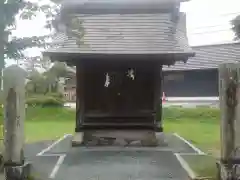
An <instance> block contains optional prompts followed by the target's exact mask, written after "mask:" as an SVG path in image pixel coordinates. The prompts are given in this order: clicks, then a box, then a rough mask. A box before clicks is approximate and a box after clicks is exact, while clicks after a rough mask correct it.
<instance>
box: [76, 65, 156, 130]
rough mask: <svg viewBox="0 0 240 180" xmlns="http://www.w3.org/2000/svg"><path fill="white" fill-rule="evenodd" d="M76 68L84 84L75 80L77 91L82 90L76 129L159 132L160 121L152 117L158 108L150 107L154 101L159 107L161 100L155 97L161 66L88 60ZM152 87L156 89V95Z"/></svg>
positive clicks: (154, 116)
mask: <svg viewBox="0 0 240 180" xmlns="http://www.w3.org/2000/svg"><path fill="white" fill-rule="evenodd" d="M79 66H82V73H81V74H82V75H83V74H84V83H83V84H81V82H79V81H78V82H79V84H81V85H80V87H79V88H81V89H82V90H83V91H84V92H83V93H84V102H82V103H84V106H82V107H84V112H83V113H82V114H83V117H82V120H81V119H79V121H80V122H79V123H80V126H82V127H83V128H84V129H88V128H91V129H93V128H94V129H95V128H97V129H99V127H101V128H107V129H109V128H111V129H119V128H125V129H152V130H154V129H156V130H157V128H159V130H161V127H158V124H157V121H158V122H160V121H161V120H160V119H161V118H160V119H158V120H157V117H156V114H157V111H159V112H161V109H160V107H159V106H158V107H155V105H154V99H157V101H158V102H155V103H156V104H161V99H160V98H155V96H157V97H160V94H161V92H160V86H161V73H160V72H161V65H159V64H158V63H154V62H153V63H149V62H146V61H145V62H141V61H140V62H134V63H133V62H123V61H118V62H114V63H109V62H104V61H99V62H97V61H92V62H82V63H81V65H79ZM154 67H158V68H154ZM78 69H79V68H78V67H77V71H78ZM155 73H156V74H157V75H158V76H157V77H155ZM79 76H80V75H79ZM155 79H156V80H155ZM158 86H159V87H158ZM155 87H156V88H158V89H159V91H157V94H156V92H155V90H154V89H155ZM79 101H81V96H80V97H79ZM143 102H144V103H143ZM80 103H81V102H80ZM80 107H81V104H80ZM79 118H81V117H79Z"/></svg>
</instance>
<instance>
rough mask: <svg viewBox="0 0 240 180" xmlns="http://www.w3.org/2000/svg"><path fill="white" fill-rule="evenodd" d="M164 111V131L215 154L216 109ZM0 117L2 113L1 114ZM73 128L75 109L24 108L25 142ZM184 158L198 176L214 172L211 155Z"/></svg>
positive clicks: (216, 152) (52, 137)
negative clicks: (25, 110)
mask: <svg viewBox="0 0 240 180" xmlns="http://www.w3.org/2000/svg"><path fill="white" fill-rule="evenodd" d="M208 111H209V113H208ZM164 112H165V114H164V118H163V124H164V131H165V132H176V133H178V134H179V135H181V136H182V137H184V138H185V139H187V140H189V141H190V142H192V143H193V144H194V145H196V146H197V147H199V148H200V149H202V150H203V151H204V152H207V153H209V154H212V155H214V156H218V154H219V147H220V146H219V139H220V134H219V130H220V126H219V120H218V119H219V112H217V110H210V109H207V108H205V109H204V108H200V109H196V110H191V109H183V108H180V109H179V108H178V109H174V108H171V109H168V110H164ZM0 113H1V112H0ZM1 119H2V115H1V114H0V120H1ZM0 124H1V121H0ZM74 128H75V110H71V109H66V108H50V107H48V108H40V107H35V108H33V107H29V108H27V112H26V120H25V139H26V142H27V143H29V142H35V141H42V140H55V139H58V138H59V137H61V136H63V135H64V134H69V133H70V134H72V133H73V132H74ZM183 158H184V159H185V160H186V161H187V162H188V163H189V165H190V167H191V168H192V169H193V170H194V172H195V173H196V174H197V175H198V176H199V177H200V176H201V177H206V176H213V175H214V174H215V172H216V169H215V164H214V158H209V156H206V157H203V156H186V157H183ZM196 162H197V163H196Z"/></svg>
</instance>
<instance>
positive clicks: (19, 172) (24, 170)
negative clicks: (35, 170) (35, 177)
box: [4, 163, 31, 180]
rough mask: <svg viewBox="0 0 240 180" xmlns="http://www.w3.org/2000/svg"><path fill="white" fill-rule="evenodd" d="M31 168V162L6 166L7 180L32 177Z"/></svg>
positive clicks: (24, 179)
mask: <svg viewBox="0 0 240 180" xmlns="http://www.w3.org/2000/svg"><path fill="white" fill-rule="evenodd" d="M30 168H31V167H30V164H29V163H25V164H24V165H22V166H6V167H5V168H4V174H5V177H6V179H7V180H8V179H9V180H10V179H11V180H28V179H29V178H30Z"/></svg>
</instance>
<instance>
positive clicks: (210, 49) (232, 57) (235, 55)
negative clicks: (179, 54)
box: [163, 42, 240, 71]
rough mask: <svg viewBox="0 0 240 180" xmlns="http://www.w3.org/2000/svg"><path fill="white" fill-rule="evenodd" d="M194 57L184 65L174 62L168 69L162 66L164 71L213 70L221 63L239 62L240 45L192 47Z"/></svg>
mask: <svg viewBox="0 0 240 180" xmlns="http://www.w3.org/2000/svg"><path fill="white" fill-rule="evenodd" d="M192 49H193V51H194V52H195V53H196V54H195V57H191V58H189V60H188V61H187V62H186V63H183V62H176V64H175V65H172V66H170V67H168V66H164V68H163V70H164V71H173V70H192V69H214V68H218V65H219V64H222V63H226V62H228V63H236V62H240V43H237V42H235V43H228V44H215V45H205V46H194V47H192Z"/></svg>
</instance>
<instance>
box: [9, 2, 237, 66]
mask: <svg viewBox="0 0 240 180" xmlns="http://www.w3.org/2000/svg"><path fill="white" fill-rule="evenodd" d="M181 11H183V12H186V13H187V31H188V38H189V43H190V45H192V46H196V45H205V44H218V43H225V42H231V41H232V40H233V38H234V34H233V32H232V31H231V25H230V20H232V19H233V18H234V17H235V16H237V15H238V14H240V0H191V1H190V2H187V3H184V4H182V6H181ZM43 26H44V16H43V15H39V16H38V17H37V18H36V19H34V20H32V21H26V20H25V21H23V20H21V21H19V22H18V23H17V27H18V28H17V30H16V31H14V32H13V34H14V35H17V36H36V35H44V34H46V33H47V30H45V29H44V28H43ZM28 53H29V55H32V56H37V55H40V54H41V52H40V51H39V50H38V49H35V50H30V51H28ZM9 63H10V62H9ZM10 64H11V63H10Z"/></svg>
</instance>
